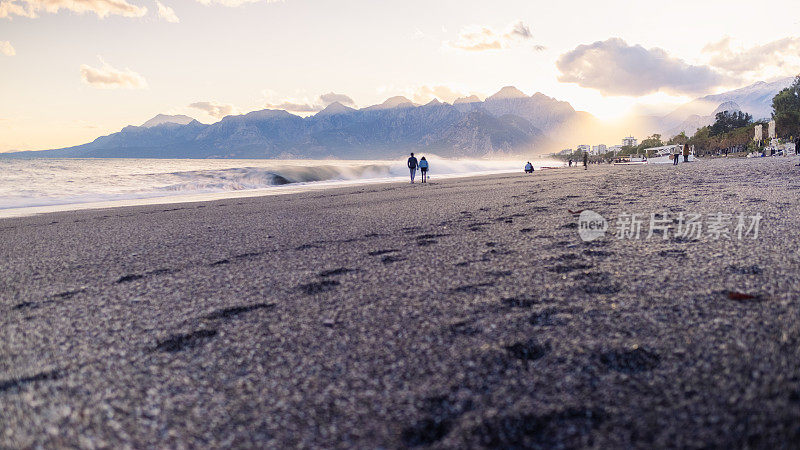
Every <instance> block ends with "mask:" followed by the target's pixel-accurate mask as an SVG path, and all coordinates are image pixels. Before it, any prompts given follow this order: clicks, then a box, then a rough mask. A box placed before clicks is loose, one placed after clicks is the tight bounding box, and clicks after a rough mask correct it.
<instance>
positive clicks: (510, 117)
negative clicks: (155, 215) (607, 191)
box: [4, 87, 591, 159]
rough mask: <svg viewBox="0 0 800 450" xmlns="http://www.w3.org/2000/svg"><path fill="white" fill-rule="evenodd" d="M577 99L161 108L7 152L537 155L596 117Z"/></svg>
mask: <svg viewBox="0 0 800 450" xmlns="http://www.w3.org/2000/svg"><path fill="white" fill-rule="evenodd" d="M590 118H591V116H589V115H588V114H586V113H579V112H576V111H575V110H574V109H573V108H572V106H570V105H569V103H566V102H559V101H557V100H555V99H552V98H550V97H547V96H545V95H543V94H540V93H537V94H535V95H533V96H528V95H525V94H524V93H522V92H521V91H519V90H518V89H516V88H513V87H505V88H503V89H501V90H500V91H499V92H498V93H497V94H495V95H493V96H491V97H489V98H487V99H486V100H485V101H480V100H479V99H478V98H477V97H467V98H464V99H459V100H458V101H456V102H454V103H453V104H448V103H442V102H440V101H438V100H433V101H431V102H430V103H427V104H425V105H417V104H414V103H413V102H412V101H411V100H409V99H407V98H405V97H392V98H390V99H388V100H386V101H385V102H383V103H381V104H379V105H374V106H369V107H366V108H362V109H354V108H350V107H347V106H345V105H343V104H341V103H338V102H335V103H331V104H330V105H328V106H327V107H326V108H325V109H323V110H322V111H320V112H318V113H317V114H315V115H313V116H309V117H300V116H296V115H293V114H290V113H289V112H286V111H283V110H273V109H264V110H260V111H254V112H250V113H247V114H242V115H230V116H226V117H224V118H223V119H222V120H220V121H219V122H217V123H213V124H210V125H207V124H202V123H200V122H198V121H196V120H193V119H191V118H190V117H187V116H167V115H163V114H159V115H158V116H156V117H154V118H152V119H150V120H148V121H147V122H145V123H144V124H142V125H141V126H127V127H125V128H123V129H122V130H121V131H120V132H118V133H113V134H110V135H108V136H102V137H99V138H97V139H95V140H94V141H93V142H90V143H88V144H84V145H79V146H75V147H68V148H62V149H55V150H45V151H38V152H18V153H15V154H6V155H4V156H12V155H14V156H39V157H100V158H109V157H125V158H130V157H137V158H328V157H336V158H346V159H370V158H387V157H397V155H398V154H404V153H406V152H409V151H419V152H431V153H436V154H439V155H441V156H448V157H482V156H487V155H510V154H533V153H540V152H543V151H545V149H546V148H547V147H549V146H550V145H551V139H550V138H549V134H548V132H546V131H543V130H548V131H552V130H554V129H565V128H568V127H575V126H577V122H580V121H581V120H587V119H590Z"/></svg>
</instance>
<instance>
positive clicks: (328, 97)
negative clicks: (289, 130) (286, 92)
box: [263, 90, 356, 114]
mask: <svg viewBox="0 0 800 450" xmlns="http://www.w3.org/2000/svg"><path fill="white" fill-rule="evenodd" d="M263 93H264V96H265V97H266V98H267V103H266V105H265V107H266V108H269V109H283V110H285V111H289V112H293V113H299V114H303V113H314V112H317V111H321V110H323V109H325V108H326V107H327V106H328V105H330V104H331V103H334V102H339V103H341V104H343V105H347V106H350V107H354V106H355V105H356V104H355V102H354V101H353V99H352V98H350V97H349V96H347V95H345V94H337V93H335V92H328V93H327V94H322V95H320V96H319V97H317V98H315V99H310V98H308V97H302V98H282V97H280V96H279V95H278V94H277V93H276V92H274V91H270V90H264V92H263Z"/></svg>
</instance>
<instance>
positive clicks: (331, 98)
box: [319, 92, 356, 106]
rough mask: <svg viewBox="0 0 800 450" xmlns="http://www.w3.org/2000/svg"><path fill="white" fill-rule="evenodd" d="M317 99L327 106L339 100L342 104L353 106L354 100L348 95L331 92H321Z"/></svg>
mask: <svg viewBox="0 0 800 450" xmlns="http://www.w3.org/2000/svg"><path fill="white" fill-rule="evenodd" d="M319 100H320V101H321V102H322V103H323V104H324V105H325V106H328V105H330V104H331V103H334V102H339V103H341V104H343V105H350V106H355V104H356V102H354V101H353V99H352V98H350V97H348V96H347V95H344V94H334V93H333V92H328V93H327V94H322V95H320V96H319Z"/></svg>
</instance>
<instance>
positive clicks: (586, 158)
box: [583, 152, 589, 170]
mask: <svg viewBox="0 0 800 450" xmlns="http://www.w3.org/2000/svg"><path fill="white" fill-rule="evenodd" d="M583 170H589V152H583Z"/></svg>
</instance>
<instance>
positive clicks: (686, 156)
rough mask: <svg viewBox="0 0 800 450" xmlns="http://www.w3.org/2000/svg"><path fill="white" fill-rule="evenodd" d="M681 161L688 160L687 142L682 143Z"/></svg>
mask: <svg viewBox="0 0 800 450" xmlns="http://www.w3.org/2000/svg"><path fill="white" fill-rule="evenodd" d="M683 162H689V144H684V145H683Z"/></svg>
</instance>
